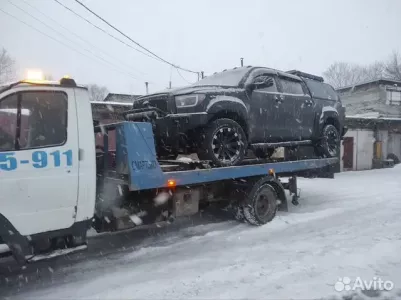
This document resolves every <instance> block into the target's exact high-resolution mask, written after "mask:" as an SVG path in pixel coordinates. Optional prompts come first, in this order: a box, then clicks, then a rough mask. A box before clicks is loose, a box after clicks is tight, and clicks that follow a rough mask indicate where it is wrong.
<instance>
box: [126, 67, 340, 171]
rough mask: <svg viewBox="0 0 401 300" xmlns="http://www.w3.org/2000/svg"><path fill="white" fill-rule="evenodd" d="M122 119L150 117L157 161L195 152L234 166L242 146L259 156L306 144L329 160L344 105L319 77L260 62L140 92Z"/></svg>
mask: <svg viewBox="0 0 401 300" xmlns="http://www.w3.org/2000/svg"><path fill="white" fill-rule="evenodd" d="M126 118H127V119H128V120H132V121H147V122H149V121H151V122H153V124H154V134H155V136H156V143H157V145H156V147H157V151H158V155H159V157H160V158H168V157H174V156H176V155H177V154H180V153H181V154H190V153H197V154H198V157H199V158H200V159H202V160H210V161H212V162H213V163H214V164H215V165H217V166H230V165H237V164H239V163H240V162H241V161H242V160H243V159H244V156H245V154H246V152H247V150H248V149H251V150H253V152H254V154H255V155H256V156H257V157H260V158H266V157H269V156H271V155H272V154H273V152H274V150H275V148H278V147H298V146H302V145H313V146H314V147H315V151H316V153H317V154H318V155H319V156H324V157H335V156H337V155H338V154H339V151H340V140H341V138H342V137H343V135H344V134H345V132H346V129H345V127H344V119H345V108H344V106H343V105H342V103H341V100H340V98H339V96H338V95H337V93H336V91H335V90H334V89H333V87H332V86H330V85H329V84H327V83H324V80H323V78H322V77H319V76H314V75H311V74H307V73H303V72H300V71H288V72H282V71H278V70H274V69H270V68H264V67H241V68H234V69H231V70H224V71H223V72H220V73H215V74H213V75H212V76H209V77H206V78H204V79H202V80H200V81H198V82H196V83H195V84H192V85H190V86H187V87H183V88H179V89H174V90H167V91H166V92H161V93H155V94H151V95H146V96H143V97H140V98H138V99H137V100H136V101H135V102H134V105H133V109H132V110H130V111H129V112H127V113H126Z"/></svg>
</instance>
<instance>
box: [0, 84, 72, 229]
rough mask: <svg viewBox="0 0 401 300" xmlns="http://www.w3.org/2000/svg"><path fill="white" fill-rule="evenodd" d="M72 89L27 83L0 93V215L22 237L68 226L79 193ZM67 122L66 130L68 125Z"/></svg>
mask: <svg viewBox="0 0 401 300" xmlns="http://www.w3.org/2000/svg"><path fill="white" fill-rule="evenodd" d="M75 112H76V107H75V98H74V89H71V88H69V89H62V88H58V87H46V88H45V90H44V88H43V87H42V88H41V87H39V86H38V87H31V88H29V89H27V88H18V89H14V90H13V93H12V94H8V95H6V94H3V95H1V96H0V118H2V117H1V115H3V117H4V116H5V115H7V118H8V119H9V120H10V122H8V124H4V123H1V122H0V125H1V126H2V129H3V131H7V132H8V133H9V134H11V135H12V139H13V142H12V143H7V141H2V136H0V191H1V192H0V208H1V211H0V213H1V214H3V215H4V217H6V218H7V219H8V220H9V221H10V222H11V224H12V225H13V226H14V227H15V228H16V230H17V231H19V233H20V234H22V235H31V234H35V233H41V232H47V231H53V230H59V229H64V228H68V227H70V226H71V225H72V224H73V223H74V221H75V216H76V205H77V195H78V179H79V178H78V177H79V176H78V171H79V166H78V137H77V120H76V114H75ZM67 126H68V128H67Z"/></svg>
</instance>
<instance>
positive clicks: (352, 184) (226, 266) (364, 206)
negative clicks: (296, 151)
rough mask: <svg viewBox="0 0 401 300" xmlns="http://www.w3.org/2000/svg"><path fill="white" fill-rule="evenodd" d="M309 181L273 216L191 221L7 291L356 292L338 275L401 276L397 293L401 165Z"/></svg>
mask: <svg viewBox="0 0 401 300" xmlns="http://www.w3.org/2000/svg"><path fill="white" fill-rule="evenodd" d="M299 187H300V188H301V189H302V192H301V204H300V205H299V206H297V207H293V206H291V207H290V209H291V211H290V212H289V213H279V214H278V216H277V217H276V219H274V220H273V222H271V223H269V224H268V225H266V226H263V227H251V226H248V225H246V224H238V223H236V222H224V223H219V224H207V225H200V226H195V227H190V228H185V229H181V230H180V231H178V232H176V233H173V234H170V235H168V236H167V237H163V238H160V240H161V241H160V242H159V243H156V246H149V247H143V248H141V249H139V250H136V251H132V252H131V253H130V252H124V253H116V254H111V255H107V256H100V257H95V258H91V259H88V260H86V261H83V262H80V263H76V264H71V265H68V266H66V267H63V268H59V269H55V270H51V272H52V276H51V279H46V280H49V281H50V283H49V284H44V285H43V287H40V286H36V287H35V290H32V289H29V290H28V289H25V288H24V285H20V287H19V288H18V290H17V289H16V290H15V291H14V292H9V293H8V295H7V296H9V298H10V299H14V298H18V299H22V298H31V299H66V298H71V299H312V298H329V297H340V296H342V295H343V294H344V293H349V292H346V291H344V292H338V291H336V289H335V284H336V282H337V281H338V279H339V278H344V277H348V278H349V279H351V283H350V285H349V286H352V285H353V283H354V280H357V278H358V277H359V278H360V279H361V280H363V281H366V282H369V281H373V283H377V282H378V281H379V279H381V280H383V281H391V282H387V286H389V285H390V283H392V284H393V290H392V292H391V293H390V294H389V295H392V299H396V298H401V293H400V289H401V167H400V166H397V167H395V168H393V169H382V170H372V171H363V172H347V173H342V174H338V175H336V179H334V180H333V179H313V180H309V179H301V180H300V181H299ZM37 280H38V279H37ZM43 280H45V279H43ZM346 280H347V279H345V280H344V281H345V283H347V282H346ZM376 286H378V285H376ZM336 287H344V285H341V284H337V285H336ZM1 289H2V288H1V287H0V291H1ZM365 294H367V293H365ZM361 295H362V294H361ZM382 295H383V293H382ZM382 298H383V297H382ZM354 299H357V298H354ZM389 299H390V298H389Z"/></svg>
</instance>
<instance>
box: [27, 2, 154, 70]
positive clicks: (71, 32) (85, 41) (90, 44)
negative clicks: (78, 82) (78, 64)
mask: <svg viewBox="0 0 401 300" xmlns="http://www.w3.org/2000/svg"><path fill="white" fill-rule="evenodd" d="M22 1H23V2H25V4H26V5H28V6H30V7H31V8H33V9H34V10H36V11H37V12H39V13H40V14H41V15H42V16H45V17H46V18H48V19H50V20H52V21H53V22H54V23H56V24H57V25H59V26H60V27H61V28H63V29H64V30H66V31H68V32H69V33H70V34H72V35H74V36H75V37H77V38H78V39H80V40H81V41H83V42H84V43H87V44H88V45H89V46H91V47H93V48H95V49H97V50H98V51H99V52H100V53H102V54H103V55H106V56H108V57H110V58H112V59H115V60H117V61H119V62H120V63H121V64H123V65H125V64H126V62H122V61H121V60H119V59H118V58H115V57H113V56H111V55H110V54H107V53H105V52H103V51H102V50H101V49H99V47H97V46H96V45H94V44H92V43H90V42H89V41H87V40H86V39H84V38H82V37H80V36H79V35H78V34H76V33H75V32H73V31H72V30H69V29H68V28H67V27H65V26H63V25H62V24H60V23H59V22H58V21H57V20H55V19H53V18H52V17H50V16H48V15H47V14H45V13H43V12H41V11H40V10H39V9H38V8H36V7H34V6H33V5H32V4H30V3H29V2H28V1H26V0H22ZM130 68H131V67H130ZM132 69H133V68H132ZM133 70H134V71H136V72H138V73H141V74H142V75H149V74H146V73H143V72H141V71H138V70H135V69H133Z"/></svg>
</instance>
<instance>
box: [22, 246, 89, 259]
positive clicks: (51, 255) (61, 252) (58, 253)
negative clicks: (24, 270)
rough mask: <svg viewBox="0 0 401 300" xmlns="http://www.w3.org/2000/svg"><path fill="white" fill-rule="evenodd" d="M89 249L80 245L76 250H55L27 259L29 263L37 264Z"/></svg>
mask: <svg viewBox="0 0 401 300" xmlns="http://www.w3.org/2000/svg"><path fill="white" fill-rule="evenodd" d="M87 248H88V246H87V245H80V246H77V247H74V248H67V249H58V250H54V251H52V252H50V253H47V254H39V255H34V256H32V257H27V258H26V259H27V261H28V262H36V261H41V260H47V259H51V258H54V257H58V256H62V255H66V254H71V253H75V252H78V251H84V250H86V249H87Z"/></svg>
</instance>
